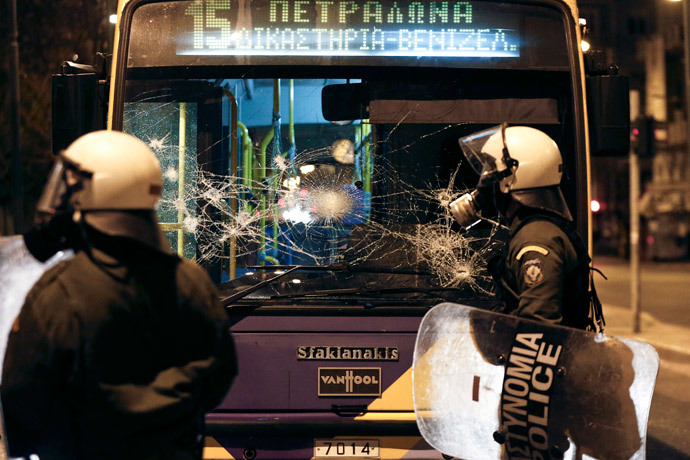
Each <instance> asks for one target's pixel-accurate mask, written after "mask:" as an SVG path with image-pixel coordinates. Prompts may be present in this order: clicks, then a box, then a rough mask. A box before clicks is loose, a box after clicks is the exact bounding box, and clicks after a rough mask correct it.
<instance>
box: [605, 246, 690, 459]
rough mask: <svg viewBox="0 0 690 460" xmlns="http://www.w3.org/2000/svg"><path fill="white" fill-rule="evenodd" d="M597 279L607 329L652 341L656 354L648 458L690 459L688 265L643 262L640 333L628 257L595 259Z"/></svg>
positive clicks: (648, 433)
mask: <svg viewBox="0 0 690 460" xmlns="http://www.w3.org/2000/svg"><path fill="white" fill-rule="evenodd" d="M594 266H595V267H597V268H599V269H600V270H602V271H603V273H604V274H605V275H606V276H607V277H608V281H607V280H604V279H602V278H601V277H599V276H598V275H596V277H595V283H596V287H597V291H598V293H599V297H600V298H601V300H602V303H603V304H604V314H605V315H606V319H607V328H606V333H607V334H609V335H615V336H622V337H628V338H633V339H637V340H642V341H645V342H648V343H650V344H652V345H653V346H654V347H655V348H656V350H657V352H658V353H659V358H660V361H661V363H660V369H659V376H658V379H657V383H656V388H655V391H654V397H653V399H652V407H651V412H650V416H649V427H648V431H647V458H648V459H650V460H686V459H690V428H688V427H689V426H690V392H689V391H688V388H689V386H688V381H689V380H690V315H688V313H687V309H688V308H690V302H689V301H688V294H690V290H688V285H689V284H690V263H687V262H685V263H662V262H644V263H643V264H642V272H641V299H642V301H641V310H642V315H641V332H640V333H639V334H634V333H633V332H632V312H631V309H630V285H629V281H628V280H629V277H630V271H629V270H630V267H629V265H628V263H627V261H624V260H623V259H615V258H609V257H596V256H595V257H594Z"/></svg>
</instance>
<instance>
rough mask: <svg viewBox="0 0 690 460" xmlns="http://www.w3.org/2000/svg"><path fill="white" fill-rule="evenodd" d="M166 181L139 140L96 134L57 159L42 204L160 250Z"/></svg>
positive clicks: (45, 210) (47, 210)
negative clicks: (161, 201) (158, 216)
mask: <svg viewBox="0 0 690 460" xmlns="http://www.w3.org/2000/svg"><path fill="white" fill-rule="evenodd" d="M162 187H163V178H162V175H161V169H160V163H159V162H158V159H157V158H156V156H155V154H154V153H153V152H152V151H151V150H150V149H149V147H148V146H147V145H146V144H145V143H144V142H143V141H141V140H140V139H138V138H136V137H134V136H132V135H129V134H125V133H122V132H118V131H96V132H92V133H89V134H86V135H84V136H81V137H80V138H78V139H77V140H76V141H74V142H73V143H72V144H71V145H70V146H69V147H68V148H67V149H66V150H65V151H64V152H62V153H61V154H60V156H59V157H58V159H57V160H56V163H55V166H54V167H53V171H52V172H51V174H50V176H49V179H48V183H47V184H46V187H45V189H44V191H43V194H42V195H41V199H40V200H39V203H38V211H39V212H43V213H48V214H55V213H59V212H61V211H62V212H68V213H73V215H74V219H75V220H80V219H81V218H82V217H83V218H84V220H85V221H86V222H87V223H88V224H89V225H90V226H92V227H94V228H96V229H97V230H100V231H101V232H103V233H106V234H107V235H111V236H125V237H129V238H134V239H139V240H142V241H144V242H146V243H149V244H152V245H154V246H159V245H160V238H159V230H158V228H157V225H156V223H157V222H156V218H155V212H154V211H155V209H156V205H157V204H158V200H159V199H160V196H161V191H162Z"/></svg>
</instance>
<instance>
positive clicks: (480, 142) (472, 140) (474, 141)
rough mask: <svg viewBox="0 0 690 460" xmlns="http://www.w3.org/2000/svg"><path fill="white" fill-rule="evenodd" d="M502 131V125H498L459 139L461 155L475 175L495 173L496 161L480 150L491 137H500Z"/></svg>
mask: <svg viewBox="0 0 690 460" xmlns="http://www.w3.org/2000/svg"><path fill="white" fill-rule="evenodd" d="M502 129H503V125H498V126H494V127H493V128H489V129H485V130H484V131H479V132H477V133H473V134H470V135H469V136H465V137H461V138H460V140H459V143H460V148H462V153H463V154H464V155H465V158H467V161H468V162H469V163H470V165H471V166H472V169H474V171H475V172H476V173H477V174H480V175H481V174H482V173H491V172H494V171H496V159H495V158H494V157H492V156H491V155H488V154H486V153H483V152H482V150H483V149H484V145H486V142H487V141H488V140H489V138H490V137H491V136H493V135H495V134H498V135H501V130H502Z"/></svg>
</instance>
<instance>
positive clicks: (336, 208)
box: [123, 72, 559, 296]
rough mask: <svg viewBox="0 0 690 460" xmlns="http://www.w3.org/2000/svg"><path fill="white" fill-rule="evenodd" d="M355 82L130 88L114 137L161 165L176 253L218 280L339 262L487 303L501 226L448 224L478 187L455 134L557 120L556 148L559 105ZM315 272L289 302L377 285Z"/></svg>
mask: <svg viewBox="0 0 690 460" xmlns="http://www.w3.org/2000/svg"><path fill="white" fill-rule="evenodd" d="M133 74H134V75H135V76H137V75H136V72H133ZM363 77H364V78H358V79H354V78H340V79H339V78H321V79H315V78H282V79H276V78H203V79H202V78H199V79H189V80H179V79H177V80H176V79H169V80H164V79H163V80H161V79H156V80H152V79H148V78H141V77H138V78H132V79H130V80H129V81H128V83H127V101H126V103H125V112H124V119H123V129H124V131H126V132H130V133H132V134H135V135H136V136H138V137H139V138H141V139H143V140H144V141H145V142H146V143H147V144H148V145H149V146H150V147H151V148H152V150H153V151H154V152H155V153H156V154H157V155H158V157H159V159H160V161H161V166H162V170H163V176H164V193H163V198H162V200H161V203H160V207H159V219H160V222H161V225H162V228H163V230H164V232H165V234H166V235H167V237H168V240H169V242H170V244H171V247H172V248H173V249H174V250H176V251H177V252H178V253H179V254H181V255H184V256H185V257H187V258H191V259H195V260H196V261H197V262H199V263H202V264H203V265H204V266H206V268H208V269H209V271H210V272H211V274H212V276H213V277H214V279H215V280H216V281H217V282H223V281H227V280H232V279H235V278H238V277H242V276H245V275H249V276H250V277H251V276H252V275H253V274H255V273H256V272H257V267H261V266H292V265H322V266H324V265H331V264H338V263H344V264H347V265H348V266H351V267H357V270H359V271H363V270H367V269H369V270H371V271H374V272H375V271H376V270H379V271H380V270H381V269H382V268H386V269H387V270H388V271H391V270H399V271H401V272H404V271H408V272H409V271H410V270H416V271H417V272H419V273H421V274H423V276H424V280H423V281H420V276H422V275H420V276H411V277H410V276H408V277H400V278H399V281H398V282H397V283H402V284H396V281H393V280H392V279H391V278H386V279H385V282H387V283H389V285H388V287H396V288H397V287H404V286H417V287H421V288H429V287H433V286H437V287H442V288H459V289H470V290H471V291H472V292H474V293H476V294H488V293H489V291H490V289H491V287H490V286H491V283H490V276H489V275H488V273H487V272H486V270H485V265H486V260H485V259H486V256H487V254H489V253H490V252H492V251H495V250H496V248H497V247H498V246H500V244H501V240H502V237H501V235H502V232H503V230H502V229H501V226H500V225H499V224H498V222H495V221H491V220H488V221H485V222H484V223H482V224H481V225H479V226H478V228H477V229H473V231H472V232H471V233H464V232H461V231H460V229H459V227H457V225H454V220H453V218H452V215H451V214H450V212H449V209H448V205H449V204H450V203H451V202H452V201H453V200H454V199H456V198H457V197H459V196H460V195H461V194H463V193H465V192H467V190H468V189H471V188H473V187H474V186H475V184H476V182H477V175H476V173H475V172H474V171H473V170H472V168H471V166H470V165H469V164H467V163H466V162H465V161H463V155H462V152H461V150H460V147H459V145H458V139H459V138H461V137H463V136H465V135H467V134H469V133H472V132H476V131H479V130H481V129H486V128H488V127H490V126H493V125H495V124H496V123H497V122H500V121H511V120H527V121H530V120H531V121H532V122H534V123H542V124H543V125H542V129H547V130H548V129H549V124H551V125H552V131H553V135H554V137H558V135H559V134H558V115H557V108H556V107H557V102H556V100H555V99H552V98H548V97H544V96H540V97H531V96H530V95H529V94H523V95H515V97H512V98H507V97H506V98H498V99H497V98H495V97H494V98H489V97H483V94H482V93H481V92H479V91H475V93H474V94H471V95H470V94H463V93H462V91H461V90H460V89H459V87H458V85H457V82H456V81H454V80H449V81H443V80H441V81H426V80H424V79H419V78H415V79H410V80H409V81H404V80H402V79H396V80H390V79H388V80H377V78H376V77H372V76H370V75H363ZM326 116H327V117H328V119H326ZM501 118H503V119H504V120H502V119H501ZM478 120H479V122H478ZM317 275H318V274H314V273H310V274H308V277H307V278H301V279H300V278H295V277H292V278H291V279H297V280H298V281H296V282H289V283H283V284H282V285H284V286H287V287H286V288H284V289H283V293H293V292H294V291H295V290H297V291H307V290H315V289H318V290H324V289H335V288H337V287H343V286H350V287H351V288H352V289H355V288H357V289H365V290H366V289H369V290H372V289H373V288H371V286H367V285H366V283H365V284H362V283H361V276H358V277H352V276H351V277H350V278H347V277H345V278H342V277H334V276H330V277H323V276H322V277H321V278H322V279H323V280H325V281H323V282H321V284H319V285H318V286H315V284H314V282H310V281H309V280H310V279H311V277H314V276H317ZM266 276H273V275H270V274H269V275H266ZM245 279H250V278H245ZM329 279H330V280H332V281H333V282H332V283H330V285H329V283H328V282H326V281H327V280H329ZM354 279H356V280H357V281H356V282H355V281H352V280H354ZM256 280H257V281H258V280H259V278H256ZM348 280H349V281H348ZM302 281H304V282H302ZM348 283H350V284H348ZM277 285H278V286H280V285H281V284H277ZM382 287H384V286H383V285H382V283H375V289H373V290H379V291H380V289H381V288H382ZM276 289H277V288H276V287H272V288H271V289H270V292H265V293H264V294H261V292H258V291H257V293H256V295H264V296H265V295H276V294H280V292H277V291H276Z"/></svg>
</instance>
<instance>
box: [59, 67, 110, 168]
mask: <svg viewBox="0 0 690 460" xmlns="http://www.w3.org/2000/svg"><path fill="white" fill-rule="evenodd" d="M99 57H101V61H99V60H98V57H97V65H96V66H90V65H84V64H76V63H73V62H69V61H68V62H65V63H63V64H62V66H61V69H60V73H59V74H55V75H53V78H52V123H53V128H52V141H53V153H54V154H58V153H59V152H60V151H62V150H64V149H66V148H67V147H68V146H69V145H70V144H71V143H72V142H73V141H74V140H76V139H77V138H78V137H79V136H81V135H83V134H86V133H89V132H91V131H97V130H99V129H105V126H106V116H107V103H106V102H105V101H106V99H107V80H106V76H105V73H106V69H107V67H108V66H107V59H106V58H105V57H103V56H99ZM99 64H100V65H99Z"/></svg>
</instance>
